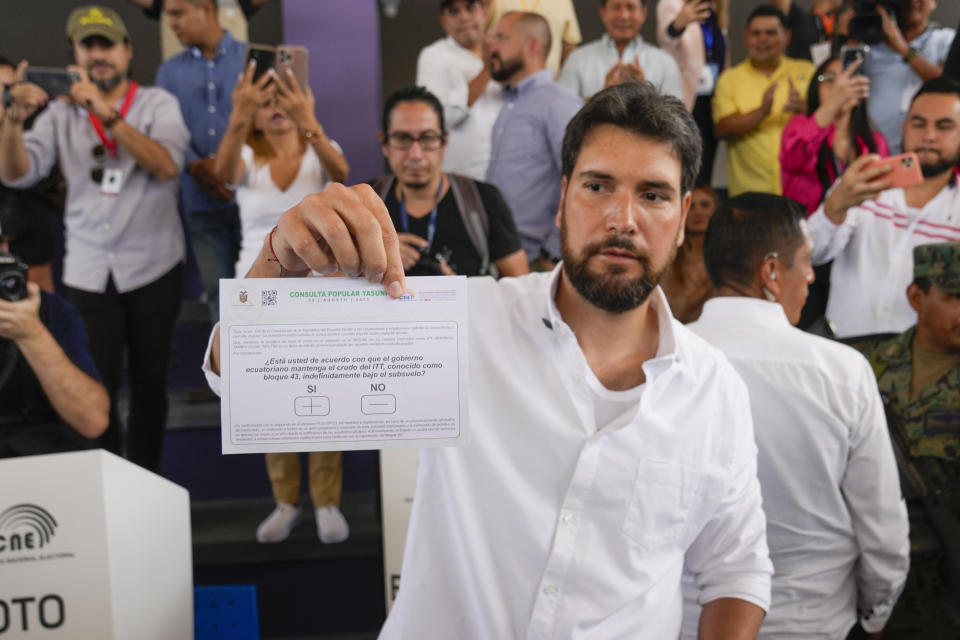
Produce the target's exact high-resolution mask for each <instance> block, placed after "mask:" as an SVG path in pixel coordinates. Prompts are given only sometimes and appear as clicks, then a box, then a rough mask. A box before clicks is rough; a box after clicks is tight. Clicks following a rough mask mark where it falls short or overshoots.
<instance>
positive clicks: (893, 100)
mask: <svg viewBox="0 0 960 640" xmlns="http://www.w3.org/2000/svg"><path fill="white" fill-rule="evenodd" d="M936 8H937V0H902V1H901V2H898V3H896V15H890V14H889V13H888V12H887V9H886V7H885V6H884V4H878V5H877V13H879V14H880V17H881V20H882V25H883V36H884V37H885V41H884V42H878V43H876V44H872V45H870V51H869V52H868V53H867V60H866V62H865V63H864V68H865V70H866V72H867V75H868V76H869V77H870V86H871V91H870V97H869V98H868V99H867V107H868V110H869V112H870V119H871V120H872V121H873V123H874V126H875V128H876V129H877V130H878V131H880V133H882V134H883V135H884V137H885V138H886V139H887V140H888V141H889V142H890V153H891V154H896V153H900V151H901V148H900V128H901V127H902V126H903V121H904V119H905V117H906V114H907V109H908V108H909V106H910V99H911V97H912V96H913V94H915V93H916V92H917V89H919V88H920V85H921V84H922V83H924V82H926V81H927V80H932V79H933V78H938V77H940V74H941V73H943V68H944V62H945V61H946V59H947V54H948V53H949V51H950V45H951V44H952V43H953V38H954V35H955V34H956V31H955V30H953V29H951V28H949V27H941V26H939V25H937V24H936V23H931V22H930V14H932V13H933V10H934V9H936ZM904 150H905V149H904Z"/></svg>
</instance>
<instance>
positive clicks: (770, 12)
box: [713, 5, 815, 196]
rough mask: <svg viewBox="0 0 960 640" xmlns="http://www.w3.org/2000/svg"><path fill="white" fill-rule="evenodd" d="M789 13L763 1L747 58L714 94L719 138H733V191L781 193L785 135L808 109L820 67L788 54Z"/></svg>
mask: <svg viewBox="0 0 960 640" xmlns="http://www.w3.org/2000/svg"><path fill="white" fill-rule="evenodd" d="M784 25H785V20H784V16H783V13H782V12H781V11H780V10H779V9H777V8H776V7H774V6H772V5H761V6H759V7H757V8H756V9H754V10H753V12H752V13H751V14H750V18H749V19H748V20H747V30H746V34H745V35H744V40H745V42H746V45H747V59H746V60H745V61H743V62H741V63H740V64H738V65H737V66H735V67H733V68H731V69H728V70H726V71H724V72H723V73H722V74H721V75H720V78H719V79H718V80H717V87H716V91H715V92H714V95H713V121H714V123H715V124H716V131H717V138H719V139H722V140H726V141H727V182H728V186H729V188H730V195H731V196H735V195H738V194H741V193H745V192H747V191H760V192H765V193H775V194H777V195H780V194H781V193H782V192H781V188H780V161H779V155H780V135H781V134H782V133H783V129H784V127H785V126H786V125H787V122H788V121H789V120H790V118H792V117H793V116H794V115H795V114H797V113H805V112H806V110H807V87H808V86H809V85H810V80H811V79H812V78H813V73H814V71H815V67H814V66H813V64H812V63H810V62H809V61H807V60H796V59H794V58H788V57H786V56H785V55H784V53H783V52H784V51H785V50H786V47H787V43H788V42H789V37H788V32H787V30H786V27H785V26H784Z"/></svg>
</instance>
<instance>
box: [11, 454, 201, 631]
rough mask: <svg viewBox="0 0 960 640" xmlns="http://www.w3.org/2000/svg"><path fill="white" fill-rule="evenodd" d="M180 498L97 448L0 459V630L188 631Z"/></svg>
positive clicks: (189, 596)
mask: <svg viewBox="0 0 960 640" xmlns="http://www.w3.org/2000/svg"><path fill="white" fill-rule="evenodd" d="M192 565H193V560H192V552H191V546H190V497H189V495H188V494H187V491H186V490H185V489H183V488H182V487H179V486H177V485H175V484H173V483H172V482H169V481H167V480H164V479H163V478H161V477H159V476H157V475H155V474H153V473H150V472H149V471H146V470H144V469H142V468H140V467H138V466H136V465H134V464H131V463H130V462H127V461H126V460H123V459H122V458H118V457H117V456H115V455H113V454H110V453H107V452H105V451H102V450H94V451H80V452H74V453H60V454H53V455H45V456H30V457H25V458H9V459H5V460H0V638H4V640H6V639H8V638H9V639H13V638H17V639H21V638H22V639H28V640H41V639H46V638H56V639H58V640H132V639H136V640H188V639H190V638H193V574H192Z"/></svg>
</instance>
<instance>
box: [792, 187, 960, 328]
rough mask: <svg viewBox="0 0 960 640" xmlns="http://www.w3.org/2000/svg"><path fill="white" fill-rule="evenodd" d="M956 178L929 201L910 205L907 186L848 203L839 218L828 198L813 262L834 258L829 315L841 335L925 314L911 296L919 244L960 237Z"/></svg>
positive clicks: (815, 230) (815, 223)
mask: <svg viewBox="0 0 960 640" xmlns="http://www.w3.org/2000/svg"><path fill="white" fill-rule="evenodd" d="M955 183H956V180H953V182H952V183H951V184H950V185H949V186H947V187H945V188H943V189H941V191H940V193H938V194H937V195H936V196H935V197H934V198H933V200H931V201H930V202H928V203H927V205H926V206H925V207H923V208H922V209H917V208H914V207H908V206H907V201H906V198H905V196H904V192H903V189H890V190H889V191H884V192H883V193H881V194H880V197H878V198H877V199H876V200H868V201H867V202H864V203H863V204H861V205H860V206H858V207H851V208H850V209H848V210H847V218H846V220H844V222H843V224H841V225H835V224H834V223H833V222H831V221H830V219H829V218H828V217H827V215H826V214H825V213H824V211H823V205H820V208H819V209H817V210H816V211H815V212H814V213H813V214H812V215H811V216H810V218H809V220H808V223H809V225H810V234H811V235H812V236H813V242H814V245H815V249H814V252H813V263H814V264H817V265H820V264H824V263H826V262H829V261H830V260H833V268H832V270H831V273H830V297H829V299H828V300H827V318H828V319H829V320H830V322H832V323H833V326H834V330H835V331H836V334H837V337H839V338H846V337H850V336H862V335H870V334H874V333H886V332H891V333H902V332H903V331H906V330H907V329H909V328H910V327H911V326H913V325H914V324H916V322H917V313H916V312H915V311H914V310H913V309H912V308H911V307H910V304H909V302H907V285H909V284H910V282H911V281H912V280H913V247H915V246H917V245H920V244H928V243H931V242H960V189H958V188H957V186H956V184H955Z"/></svg>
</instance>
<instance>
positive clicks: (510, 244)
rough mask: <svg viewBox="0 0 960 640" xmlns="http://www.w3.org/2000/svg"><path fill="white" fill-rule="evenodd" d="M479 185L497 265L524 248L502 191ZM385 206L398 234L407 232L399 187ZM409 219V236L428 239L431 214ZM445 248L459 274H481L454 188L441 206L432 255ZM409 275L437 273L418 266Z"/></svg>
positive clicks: (491, 253) (482, 183)
mask: <svg viewBox="0 0 960 640" xmlns="http://www.w3.org/2000/svg"><path fill="white" fill-rule="evenodd" d="M476 184H477V191H479V192H480V200H481V202H482V203H483V206H484V208H485V209H486V210H487V219H488V221H489V225H490V234H489V235H488V237H487V244H488V245H489V247H490V263H491V264H493V263H494V262H495V261H497V260H499V259H500V258H504V257H506V256H508V255H510V254H511V253H514V252H516V251H519V250H520V249H521V245H520V235H519V234H518V233H517V225H516V223H515V222H514V220H513V213H512V212H511V211H510V207H509V206H508V205H507V202H506V201H505V200H504V199H503V195H502V194H501V193H500V190H499V189H497V188H496V187H495V186H493V185H492V184H487V183H485V182H477V183H476ZM385 204H386V205H387V211H389V212H390V219H391V220H393V226H394V228H395V229H396V230H397V232H398V233H403V231H404V229H403V224H402V222H401V218H400V202H399V201H398V200H397V195H396V186H394V187H392V188H391V189H390V193H389V194H387V199H386V201H385ZM408 220H409V221H410V229H409V233H412V234H414V235H417V236H420V237H421V238H424V239H426V237H427V228H428V227H429V225H430V214H429V213H428V214H427V215H425V216H423V217H420V218H414V217H413V216H408ZM445 248H446V249H449V250H450V252H451V257H450V263H451V265H450V266H451V267H452V268H453V270H454V271H455V272H456V273H457V275H463V276H475V275H479V273H480V255H479V254H478V253H477V250H476V248H475V247H474V246H473V242H471V240H470V236H469V235H468V234H467V229H466V227H464V225H463V217H462V216H461V215H460V212H459V211H458V210H457V201H456V198H454V197H453V189H452V188H449V189H447V193H446V194H445V195H444V196H443V199H442V200H440V204H439V206H438V207H437V231H436V234H435V235H434V238H433V244H432V245H431V246H430V254H431V255H434V254H436V253H438V252H440V251H443V250H444V249H445ZM407 275H408V276H433V275H437V273H436V272H434V271H431V270H430V269H427V268H424V267H422V266H420V265H415V266H414V267H413V268H412V269H410V270H409V271H408V272H407Z"/></svg>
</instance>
